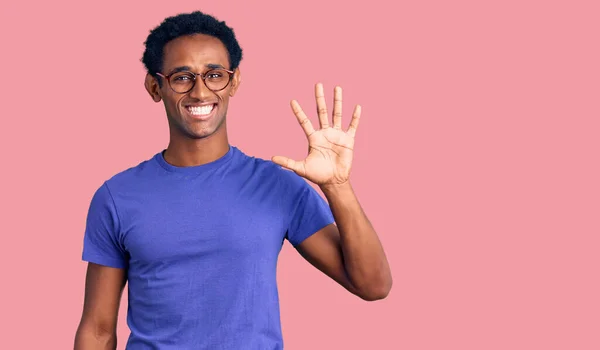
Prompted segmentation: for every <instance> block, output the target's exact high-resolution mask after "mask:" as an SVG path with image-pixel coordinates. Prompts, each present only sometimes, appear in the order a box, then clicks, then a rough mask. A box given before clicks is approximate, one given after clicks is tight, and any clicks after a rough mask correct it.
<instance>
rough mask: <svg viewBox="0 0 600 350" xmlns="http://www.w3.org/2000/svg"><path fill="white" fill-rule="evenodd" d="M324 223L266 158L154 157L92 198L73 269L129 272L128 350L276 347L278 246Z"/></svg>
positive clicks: (304, 192)
mask: <svg viewBox="0 0 600 350" xmlns="http://www.w3.org/2000/svg"><path fill="white" fill-rule="evenodd" d="M331 223H333V216H332V214H331V211H330V209H329V206H328V205H327V202H326V201H325V200H324V199H323V198H322V197H321V196H320V195H319V194H318V193H317V192H316V191H315V190H314V189H313V188H312V187H311V186H310V185H309V184H308V183H307V182H306V181H305V180H304V179H303V178H301V177H299V176H298V175H296V174H294V173H293V172H290V171H288V170H284V169H282V168H280V167H279V166H277V165H276V164H274V163H272V162H271V161H267V160H262V159H258V158H254V157H250V156H247V155H245V154H244V153H243V152H242V151H240V150H239V149H238V148H236V147H233V146H231V147H230V148H229V151H228V153H227V154H226V155H224V156H223V157H221V158H219V159H218V160H216V161H214V162H211V163H208V164H204V165H201V166H193V167H176V166H173V165H171V164H169V163H167V162H166V161H165V159H164V158H163V155H162V152H160V153H157V154H156V155H155V156H154V157H152V158H151V159H149V160H146V161H144V162H142V163H140V164H139V165H137V166H135V167H133V168H130V169H128V170H126V171H123V172H121V173H119V174H117V175H115V176H113V177H112V178H111V179H109V180H108V181H106V182H105V183H104V184H103V185H102V186H101V187H100V188H99V189H98V190H97V192H96V193H95V194H94V196H93V198H92V200H91V204H90V209H89V213H88V218H87V225H86V231H85V238H84V247H83V260H85V261H88V262H92V263H96V264H100V265H105V266H111V267H116V268H124V269H127V278H128V299H129V307H128V313H127V324H128V326H129V328H130V330H131V334H130V337H129V339H128V343H127V349H131V350H135V349H161V350H169V349H177V350H185V349H211V350H216V349H245V350H253V349H260V350H264V349H270V350H271V349H273V350H275V349H282V348H283V340H282V333H281V326H280V316H279V298H278V291H277V284H276V267H277V258H278V255H279V252H280V251H281V248H282V244H283V243H284V240H285V239H287V240H288V241H289V242H290V243H291V244H292V245H293V246H296V245H298V244H300V243H301V242H302V241H303V240H304V239H306V238H307V237H309V236H310V235H311V234H313V233H315V232H316V231H318V230H319V229H321V228H323V227H325V226H326V225H328V224H331Z"/></svg>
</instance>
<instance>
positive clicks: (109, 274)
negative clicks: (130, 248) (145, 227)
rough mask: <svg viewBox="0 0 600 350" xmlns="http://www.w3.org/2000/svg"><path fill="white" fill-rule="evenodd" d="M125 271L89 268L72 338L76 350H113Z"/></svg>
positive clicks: (98, 266) (99, 267)
mask: <svg viewBox="0 0 600 350" xmlns="http://www.w3.org/2000/svg"><path fill="white" fill-rule="evenodd" d="M125 282H126V270H125V269H117V268H113V267H107V266H102V265H97V264H94V263H89V264H88V269H87V275H86V282H85V298H84V304H83V315H82V317H81V322H80V323H79V327H78V328H77V332H76V335H75V350H108V349H110V350H115V349H116V348H117V316H118V311H119V305H120V302H121V296H122V294H123V289H124V287H125Z"/></svg>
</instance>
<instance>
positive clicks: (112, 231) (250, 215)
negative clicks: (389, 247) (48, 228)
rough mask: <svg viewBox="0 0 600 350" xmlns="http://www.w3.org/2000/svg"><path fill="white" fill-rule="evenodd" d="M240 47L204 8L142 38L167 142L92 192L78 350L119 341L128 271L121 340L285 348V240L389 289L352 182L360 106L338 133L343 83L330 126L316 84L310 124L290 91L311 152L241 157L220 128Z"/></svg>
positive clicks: (345, 280)
mask: <svg viewBox="0 0 600 350" xmlns="http://www.w3.org/2000/svg"><path fill="white" fill-rule="evenodd" d="M241 58H242V50H241V48H240V46H239V44H238V42H237V40H236V38H235V35H234V32H233V30H232V29H230V28H229V27H228V26H227V25H226V24H225V23H224V22H220V21H218V20H216V19H215V18H213V17H211V16H208V15H205V14H203V13H200V12H194V13H191V14H182V15H178V16H174V17H170V18H167V19H166V20H165V21H164V22H163V23H162V24H161V25H159V26H158V27H157V28H155V29H154V30H153V31H152V32H151V33H150V35H149V36H148V39H147V41H146V50H145V52H144V56H143V62H144V64H145V66H146V68H147V70H148V74H147V76H146V80H145V86H146V89H147V91H148V93H149V94H150V97H151V98H152V99H153V100H154V101H155V102H160V101H162V102H163V104H164V106H165V111H166V114H167V118H168V122H169V130H170V141H169V144H168V147H167V148H166V149H165V150H164V151H161V152H159V153H157V154H156V155H155V156H154V157H152V158H151V159H148V160H146V161H144V162H142V163H140V164H138V165H137V166H135V167H132V168H130V169H128V170H125V171H123V172H121V173H119V174H117V175H115V176H114V177H112V178H111V179H109V180H108V181H106V182H105V183H104V184H103V185H102V186H101V187H100V188H99V189H98V190H97V192H96V193H95V195H94V197H93V198H92V201H91V204H90V208H89V213H88V219H87V224H86V231H85V238H84V248H83V259H84V260H85V261H87V262H88V270H87V276H86V288H85V302H84V306H83V315H82V318H81V322H80V325H79V327H78V329H77V333H76V336H75V349H77V350H80V349H85V350H88V349H115V348H116V342H117V339H116V325H117V312H118V308H119V303H120V300H121V295H122V291H123V289H124V286H125V284H126V282H127V283H128V293H129V294H128V296H129V307H128V314H127V323H128V326H129V328H130V329H131V335H130V337H129V339H128V342H127V348H128V349H161V350H162V349H177V350H182V349H282V348H283V341H282V334H281V327H280V317H279V316H280V315H279V304H278V292H277V285H276V266H277V257H278V255H279V252H280V250H281V247H282V244H283V243H284V240H285V239H287V240H288V241H289V242H290V243H291V244H292V245H293V246H294V247H295V248H296V249H297V250H298V252H299V253H300V254H301V255H302V256H303V257H304V258H305V259H306V260H307V261H309V262H310V263H311V264H313V265H314V266H315V267H316V268H318V269H319V270H321V271H322V272H323V273H325V274H327V275H328V276H330V277H331V278H332V279H333V280H335V281H336V282H338V283H339V284H340V285H342V286H343V287H344V288H346V289H347V290H348V291H350V292H351V293H354V294H355V295H357V296H359V297H360V298H362V299H365V300H370V301H372V300H378V299H382V298H384V297H386V296H387V294H388V292H389V290H390V288H391V285H392V278H391V274H390V268H389V266H388V262H387V260H386V257H385V254H384V251H383V249H382V247H381V244H380V242H379V239H378V237H377V234H376V233H375V231H374V230H373V228H372V227H371V225H370V223H369V221H368V219H367V217H366V216H365V214H364V213H363V211H362V210H361V207H360V205H359V202H358V200H357V198H356V196H355V195H354V192H353V190H352V187H351V184H350V180H349V174H350V166H351V162H352V152H353V146H354V135H355V132H356V128H357V126H358V121H359V117H360V107H357V108H356V109H355V111H354V114H353V117H352V120H351V123H350V127H349V128H348V129H347V130H346V131H344V130H342V126H341V125H342V120H341V105H342V102H341V98H342V92H341V89H340V88H336V89H335V91H334V106H333V119H332V123H330V122H329V118H328V115H327V113H328V112H327V108H326V104H325V99H324V94H323V87H322V86H321V85H320V84H318V85H317V86H316V102H317V106H318V114H319V121H320V124H321V128H320V129H319V130H316V129H315V128H314V127H313V126H312V125H311V123H310V122H309V120H308V119H307V117H306V115H305V114H304V112H303V111H302V109H301V108H300V106H299V105H298V103H297V102H295V101H293V102H292V109H293V112H294V113H295V115H296V117H297V118H298V121H299V123H300V125H301V126H302V129H303V130H304V132H305V133H306V135H307V138H308V143H309V149H310V151H309V154H308V156H307V158H306V159H305V160H303V161H293V160H291V159H288V158H285V157H280V156H277V157H273V159H272V160H271V161H267V160H261V159H257V158H254V157H250V156H247V155H245V154H244V153H243V152H242V151H241V150H239V149H238V148H236V147H234V146H231V145H230V144H229V142H228V139H227V129H226V124H227V122H226V114H227V107H228V104H229V99H230V98H231V97H233V96H234V95H235V93H236V91H237V89H238V88H239V87H240V83H241V73H240V69H239V63H240V61H241ZM284 168H285V169H284ZM286 169H287V170H286ZM289 170H292V171H289ZM305 179H306V180H309V181H311V182H313V183H315V184H316V185H318V186H319V187H320V188H321V189H322V191H323V193H324V195H325V197H326V198H327V200H328V203H329V205H328V204H327V202H326V201H325V200H324V199H323V198H322V197H321V196H320V195H319V194H318V193H317V192H316V191H315V190H314V189H313V188H312V187H311V186H310V185H309V184H308V182H307V181H305Z"/></svg>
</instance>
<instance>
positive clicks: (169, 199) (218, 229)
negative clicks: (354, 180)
mask: <svg viewBox="0 0 600 350" xmlns="http://www.w3.org/2000/svg"><path fill="white" fill-rule="evenodd" d="M137 201H139V203H137V205H131V206H130V207H129V208H127V210H125V213H124V217H123V218H121V221H122V223H123V229H124V230H123V236H122V244H123V246H124V247H125V249H126V250H127V251H128V253H129V255H130V263H136V262H137V263H142V264H144V263H146V262H148V263H149V262H156V261H163V262H168V261H180V260H182V259H193V260H202V259H205V258H206V259H211V258H212V257H214V255H215V254H218V255H219V256H220V257H221V258H227V257H229V258H231V259H242V258H244V257H253V258H261V259H264V258H273V259H276V258H277V255H278V253H279V251H280V249H281V246H282V243H283V240H284V237H285V233H286V229H287V224H288V222H287V220H288V219H287V215H286V213H285V210H284V209H283V208H282V206H281V205H280V201H279V200H278V199H277V198H273V197H272V196H268V195H267V194H266V193H262V192H260V191H243V189H240V190H238V191H231V190H229V191H218V190H206V191H203V192H190V191H181V192H180V193H169V194H168V195H167V194H165V193H160V192H159V193H153V194H148V195H146V196H142V197H141V198H139V199H137ZM134 202H135V200H134Z"/></svg>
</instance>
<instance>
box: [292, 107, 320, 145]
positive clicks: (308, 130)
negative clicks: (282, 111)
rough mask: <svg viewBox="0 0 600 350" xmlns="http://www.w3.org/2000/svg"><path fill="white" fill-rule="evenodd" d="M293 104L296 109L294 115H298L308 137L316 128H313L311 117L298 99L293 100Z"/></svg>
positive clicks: (297, 117)
mask: <svg viewBox="0 0 600 350" xmlns="http://www.w3.org/2000/svg"><path fill="white" fill-rule="evenodd" d="M291 106H292V111H294V115H295V116H296V119H298V123H300V126H301V127H302V130H304V133H305V134H306V136H307V137H308V136H310V135H312V134H313V133H314V132H315V128H313V126H312V123H311V122H310V119H308V117H307V116H306V114H305V113H304V111H303V110H302V108H301V107H300V104H299V103H298V101H296V100H292V103H291Z"/></svg>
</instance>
